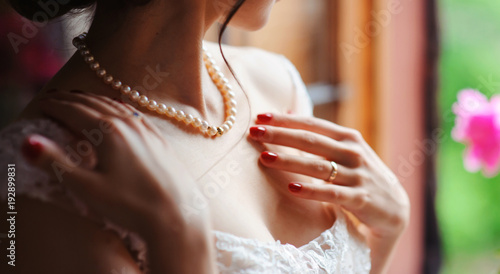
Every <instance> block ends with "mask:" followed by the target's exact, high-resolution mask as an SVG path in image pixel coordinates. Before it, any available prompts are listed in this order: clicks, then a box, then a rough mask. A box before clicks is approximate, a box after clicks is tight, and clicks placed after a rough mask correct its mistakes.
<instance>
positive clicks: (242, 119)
mask: <svg viewBox="0 0 500 274" xmlns="http://www.w3.org/2000/svg"><path fill="white" fill-rule="evenodd" d="M159 2H160V3H158V1H155V2H154V3H151V4H149V5H147V6H145V7H141V8H135V9H133V10H130V11H127V14H126V16H125V17H124V18H133V20H129V21H121V17H113V16H117V15H112V16H110V15H109V14H104V13H102V14H101V13H99V12H98V13H97V15H96V19H95V21H94V23H93V26H92V28H91V30H90V31H89V36H88V44H89V45H90V47H91V49H92V53H93V54H94V55H95V56H96V58H97V60H98V61H99V62H100V63H101V64H102V65H103V67H105V68H106V69H107V70H108V71H109V72H110V73H111V74H112V75H114V76H116V77H119V78H120V79H122V81H124V82H126V83H138V84H141V83H144V81H145V80H144V79H145V78H147V77H148V76H147V75H148V72H147V70H146V69H145V67H147V66H149V67H150V68H153V70H154V69H155V68H156V66H157V65H158V66H159V68H160V69H159V70H160V71H161V72H168V73H169V75H168V76H165V78H164V79H163V78H162V79H161V81H156V83H155V82H154V81H153V82H152V81H151V78H152V77H149V78H148V80H147V81H146V82H147V84H148V85H154V86H155V87H154V89H148V90H147V91H146V92H144V94H146V95H147V96H148V97H149V98H154V99H155V100H157V101H158V102H163V103H165V104H166V105H172V106H174V107H176V108H178V109H183V110H184V111H185V112H187V113H192V114H193V115H195V116H201V117H203V118H204V119H207V120H208V121H210V122H211V123H213V124H220V123H221V122H222V121H223V114H224V112H223V110H224V108H223V103H222V99H221V96H220V94H219V92H218V91H217V89H216V87H215V86H214V85H213V84H212V82H211V80H210V78H209V76H208V74H207V72H206V71H205V69H204V68H203V66H202V63H201V59H200V58H199V57H200V56H201V48H200V43H201V39H202V37H203V35H204V31H205V30H206V29H207V28H208V26H210V25H211V24H212V23H213V22H215V20H217V19H218V18H219V17H220V16H221V15H222V14H220V12H221V11H218V10H216V9H214V8H213V7H214V6H213V5H212V4H213V3H212V1H204V0H191V1H182V3H176V2H174V1H159ZM171 2H172V3H171ZM174 3H175V4H174ZM205 3H206V5H205ZM249 3H250V2H249ZM251 3H252V4H248V5H247V6H245V4H244V5H243V7H242V9H241V11H240V12H239V13H238V16H237V17H236V18H235V20H234V24H236V25H238V26H240V27H245V28H247V29H257V28H259V27H261V26H263V25H264V24H265V20H266V19H267V15H268V12H269V10H270V8H271V7H272V5H273V4H274V1H264V0H262V1H253V2H251ZM255 14H259V15H260V16H253V15H255ZM104 15H106V16H104ZM113 22H118V23H113ZM146 26H147V27H146ZM179 32H181V34H179ZM172 37H175V39H172ZM124 45H126V46H124ZM207 46H208V48H209V52H211V53H217V45H214V44H210V43H208V44H207ZM224 52H225V54H226V57H227V58H228V60H229V61H230V63H231V65H232V66H233V68H234V69H235V71H236V73H237V77H238V78H239V79H240V81H241V82H242V84H243V86H244V87H245V93H246V94H247V96H248V97H245V96H244V95H243V92H242V91H241V90H240V89H236V94H237V97H236V100H237V101H238V103H239V105H238V111H239V112H238V115H237V121H236V123H235V126H234V128H233V129H231V130H230V132H229V133H228V134H226V135H224V136H223V137H221V138H216V139H209V138H204V137H202V136H201V135H199V134H197V132H196V131H195V130H192V129H189V128H186V127H183V126H182V125H179V124H178V123H175V122H172V121H171V120H168V119H165V118H164V117H161V116H158V115H155V114H153V113H151V112H149V111H147V110H146V109H139V111H141V112H142V115H144V116H145V117H146V118H147V119H148V120H149V121H151V123H152V124H154V126H155V127H156V128H157V130H158V132H159V135H161V136H163V137H164V138H165V140H166V143H167V144H169V147H170V149H172V150H173V152H172V154H171V155H174V154H175V159H178V161H179V162H181V163H182V164H183V165H184V166H185V167H186V168H187V170H188V172H189V177H191V178H193V180H194V181H195V183H196V184H197V185H198V187H199V189H200V191H201V192H202V193H204V194H205V195H206V196H209V197H208V199H207V203H208V207H207V208H206V209H207V210H208V212H209V216H210V224H209V225H207V226H206V227H204V226H202V227H204V228H205V229H206V231H209V230H210V229H215V230H220V231H225V232H229V233H232V234H235V235H238V236H242V237H247V238H254V239H258V240H261V241H271V240H280V241H281V242H283V243H290V244H293V245H295V246H301V245H304V244H306V243H308V242H309V241H311V240H312V239H314V238H316V237H317V236H318V235H319V234H320V233H321V232H322V231H324V230H326V229H328V228H329V227H331V226H332V224H333V222H334V221H335V214H333V213H332V212H333V211H332V210H331V209H332V207H338V206H344V207H346V209H348V210H349V209H350V210H352V211H354V213H355V215H356V216H357V217H358V218H359V219H360V220H361V222H362V223H364V221H365V222H366V223H364V226H360V231H361V233H363V234H364V235H365V236H366V237H367V240H368V242H369V243H370V247H371V248H372V264H373V270H372V273H382V272H383V271H384V269H385V267H386V266H387V263H388V261H389V258H390V254H391V251H392V249H393V247H394V245H395V243H396V242H397V239H398V237H399V235H401V233H402V230H403V228H404V227H405V226H406V223H407V218H408V213H407V210H408V204H407V197H406V194H405V193H404V192H401V191H400V190H401V189H400V186H399V187H397V185H398V184H399V183H397V184H396V187H395V188H396V189H397V191H396V192H395V193H396V195H395V196H394V197H393V196H391V197H390V198H387V199H381V200H380V199H378V200H377V199H372V200H377V202H378V203H377V204H375V205H374V204H373V203H372V201H364V200H359V199H358V196H359V195H358V194H359V193H361V192H356V193H355V192H354V191H351V192H349V191H347V192H345V193H346V195H345V196H342V197H346V199H348V200H350V199H358V200H356V201H362V202H363V203H362V204H363V205H368V206H363V207H360V208H358V207H356V206H354V207H353V206H352V204H351V208H349V205H347V206H346V204H344V203H345V201H344V202H341V201H338V200H335V199H333V198H335V197H333V198H332V197H331V196H328V194H329V193H330V194H331V193H332V189H331V188H323V189H320V190H316V191H315V193H316V194H314V195H308V196H307V197H306V196H304V197H301V196H300V194H298V193H292V192H291V191H290V190H289V188H288V185H289V183H290V182H301V183H302V185H303V189H304V190H305V191H304V192H301V193H305V194H307V193H308V186H309V185H311V187H312V186H313V185H312V184H310V183H311V182H313V178H312V177H311V175H312V174H307V173H311V170H304V168H302V170H304V172H302V173H303V174H298V173H290V172H288V171H287V170H286V168H284V167H282V166H281V167H280V166H279V165H277V166H272V165H269V164H266V162H265V161H263V159H262V158H261V152H263V151H272V152H275V153H277V154H278V155H295V156H296V157H300V156H301V155H304V154H302V152H301V150H304V148H303V147H300V146H299V145H298V144H299V143H300V140H298V141H296V144H280V143H274V144H273V143H272V142H268V141H266V140H259V139H258V138H252V137H250V136H249V135H248V127H249V126H251V125H253V124H254V123H255V118H256V115H257V114H259V113H264V112H265V113H269V112H272V113H274V114H275V117H280V116H279V114H280V113H286V111H287V110H292V111H295V112H296V115H297V116H300V115H302V114H303V113H300V110H297V109H295V110H293V109H291V106H292V101H291V97H292V96H291V92H292V91H293V89H294V87H293V84H292V82H291V79H290V76H289V75H288V72H287V71H286V68H285V67H284V65H283V63H282V62H281V61H280V60H279V59H278V58H277V57H276V56H274V55H271V54H268V53H264V52H262V51H258V50H249V49H238V48H232V47H227V48H225V49H224ZM124 56H126V57H124ZM216 60H217V63H218V64H223V61H222V59H221V58H220V56H218V55H217V54H216ZM195 68H197V69H195ZM223 72H224V74H225V75H227V76H229V75H230V74H229V72H228V71H227V70H225V69H223ZM231 84H232V85H233V86H234V87H237V84H236V83H235V81H233V80H231ZM53 89H57V90H58V91H57V92H50V93H47V91H50V90H53ZM72 89H78V90H83V91H87V92H91V93H92V94H96V95H101V96H105V97H109V98H115V97H118V96H117V94H118V92H117V91H115V90H113V89H111V88H110V87H109V86H105V85H104V84H102V82H101V80H100V79H98V78H97V77H96V76H95V74H94V73H93V72H92V71H91V70H90V69H89V68H88V65H87V64H85V63H84V62H83V61H82V58H81V56H79V55H75V56H73V58H71V60H70V61H69V62H68V63H67V64H66V65H65V67H64V68H63V69H62V70H61V71H60V72H59V73H58V74H57V75H56V76H55V77H54V78H53V79H52V81H51V82H50V83H49V84H48V85H47V86H46V87H45V88H44V90H42V92H41V93H40V94H39V95H38V96H37V98H35V99H34V100H33V101H32V103H31V104H30V105H29V106H28V107H27V108H26V109H25V111H24V112H23V113H22V115H21V116H20V118H35V117H41V116H43V115H44V114H43V112H42V110H41V109H40V107H41V105H43V104H47V101H46V100H45V101H44V100H40V99H42V98H47V97H54V98H57V97H59V99H60V100H66V101H68V102H76V101H78V100H80V99H78V98H83V97H78V96H84V95H76V94H71V95H70V94H67V92H66V93H65V91H68V90H72ZM61 94H63V95H61ZM64 94H66V95H64ZM283 98H290V99H283ZM122 99H123V98H122ZM287 100H289V101H287ZM125 101H126V100H125ZM126 102H127V101H126ZM80 103H81V102H80ZM249 106H250V108H249ZM53 107H55V108H57V105H53ZM69 113H71V112H69ZM45 115H47V113H46V114H45ZM53 115H55V116H57V114H53ZM49 116H50V115H49ZM69 118H70V120H71V118H75V119H76V118H79V117H69ZM279 119H285V118H279ZM274 125H275V126H276V124H274ZM282 126H283V125H282ZM308 130H309V131H315V130H317V129H316V128H309V129H308ZM341 130H344V133H345V129H341ZM268 132H270V131H268ZM351 132H352V131H351ZM302 133H303V132H290V134H291V136H294V135H295V136H299V135H300V134H302ZM356 142H357V143H361V142H362V141H361V140H358V139H356ZM351 143H352V142H351ZM47 144H48V143H47ZM316 145H317V146H318V148H319V149H326V148H327V149H329V150H334V149H335V148H332V147H328V145H324V144H316ZM294 147H295V149H294ZM349 148H353V146H349ZM355 148H357V146H356V147H355ZM103 149H105V148H103ZM346 151H347V150H346ZM356 151H359V152H360V154H361V155H357V156H359V157H361V158H362V159H367V160H366V162H368V163H372V164H373V165H375V164H374V163H376V164H377V165H380V163H379V162H377V161H378V160H377V158H376V157H374V156H373V155H372V154H371V152H369V150H368V149H365V150H363V151H361V150H356ZM207 155H209V156H207ZM357 156H356V157H357ZM171 157H173V156H171ZM282 157H283V156H282ZM349 157H350V156H349V155H344V158H345V159H348V158H349ZM316 158H317V159H323V158H322V157H321V155H319V156H318V157H316ZM277 163H279V162H277ZM326 163H328V162H327V161H326ZM295 165H296V167H298V168H300V167H301V165H303V164H301V163H295ZM316 167H317V166H316ZM313 168H314V167H313ZM319 170H328V169H325V168H322V169H321V168H320V169H319ZM315 171H318V169H316V170H315ZM365 171H366V174H363V176H365V175H370V174H371V175H373V177H376V178H380V182H381V183H380V185H378V186H377V187H378V188H375V187H374V184H370V183H364V184H361V183H359V184H356V187H358V188H359V189H361V190H363V191H366V189H368V188H369V187H372V188H374V189H379V188H380V189H382V188H384V187H385V186H386V185H392V181H391V180H392V178H383V176H376V175H377V174H374V173H376V172H377V171H376V170H375V171H374V170H372V169H368V168H367V169H366V170H365ZM325 172H326V173H329V171H325ZM314 174H315V176H313V177H316V179H326V178H327V177H328V174H326V175H325V174H324V172H323V173H322V172H315V173H314ZM305 175H308V176H305ZM366 177H369V176H365V177H363V178H366ZM353 178H354V179H353ZM359 178H361V175H360V173H359V174H357V175H353V177H352V178H351V179H350V180H352V181H356V182H361V181H362V180H357V179H359ZM382 178H383V179H382ZM316 181H317V180H316ZM365 181H366V180H365ZM363 182H364V181H363ZM208 186H212V188H210V187H208ZM214 186H218V187H216V189H217V191H215V192H214V191H213V189H214V188H213V187H214ZM350 186H354V184H351V185H350ZM359 186H361V187H359ZM328 187H333V186H332V185H329V186H328ZM181 188H182V187H181ZM311 189H312V188H311ZM344 190H345V189H343V190H342V191H344ZM372 191H374V190H372ZM374 192H375V195H376V194H379V196H375V197H386V196H387V195H386V192H385V191H382V190H380V191H379V192H380V193H377V191H374ZM342 193H344V192H342ZM363 193H365V192H363ZM347 194H349V195H350V196H349V195H347ZM116 195H118V194H116ZM303 198H305V199H303ZM145 201H146V200H145ZM186 202H190V201H189V198H187V199H186ZM365 202H366V203H365ZM21 206H23V207H25V208H26V210H25V212H26V213H25V214H24V216H25V218H26V220H27V221H26V222H27V223H26V224H25V225H23V223H20V224H19V227H20V230H21V232H20V233H23V232H22V231H23V230H24V229H26V230H25V232H24V233H26V234H25V236H24V237H25V239H26V240H25V241H26V242H25V243H24V244H25V245H26V246H25V247H23V246H20V247H19V250H28V252H27V253H25V254H22V253H21V255H20V256H21V257H24V258H25V260H29V261H33V264H30V267H33V268H34V267H36V268H37V269H40V271H41V269H45V270H50V271H51V272H52V273H55V272H54V269H56V270H57V271H60V273H68V272H71V273H76V272H75V269H82V268H78V266H79V265H86V267H87V268H84V269H82V271H83V272H84V273H89V272H91V273H109V272H110V271H111V270H113V269H115V270H120V269H122V268H123V267H126V268H128V269H129V270H133V271H135V272H130V273H136V272H137V273H138V271H139V270H138V269H137V267H136V266H135V264H134V262H133V260H132V258H131V257H130V255H129V254H128V253H127V252H125V251H126V249H125V247H124V245H123V243H121V241H120V240H119V239H118V237H117V236H116V235H114V234H112V233H110V232H106V231H102V230H101V229H100V228H99V227H98V226H96V225H95V224H93V223H91V222H89V221H87V220H84V219H81V218H79V217H75V216H74V214H71V213H68V212H64V211H62V210H61V209H58V208H57V207H54V206H52V205H49V204H44V203H41V202H38V201H31V200H23V201H21ZM394 208H399V209H400V211H397V212H392V211H391V210H393V209H394ZM48 212H53V214H54V215H53V216H54V219H53V220H51V221H50V222H43V221H42V220H39V219H37V216H39V215H43V214H48ZM194 212H195V214H194V215H193V214H191V215H190V217H193V218H195V219H199V218H200V216H201V218H202V219H203V218H204V217H203V216H205V215H204V214H203V213H200V212H203V210H201V211H200V210H199V209H197V210H195V211H194ZM385 213H387V214H385ZM110 214H112V213H110ZM137 216H140V214H137ZM360 216H361V217H360ZM363 216H365V218H363ZM366 216H377V217H375V220H372V218H367V217H366ZM37 220H39V221H38V225H39V227H40V230H42V231H51V232H54V235H59V236H58V237H54V238H52V237H39V236H36V235H34V234H32V233H27V232H28V230H29V229H28V227H29V225H28V223H31V222H30V221H32V222H35V223H37ZM129 222H130V223H133V220H132V221H130V220H129ZM381 224H382V225H381ZM153 226H155V227H153ZM164 226H167V227H168V225H166V224H158V223H155V222H154V221H151V225H150V226H146V227H141V228H138V229H139V230H140V229H144V231H146V232H145V234H147V233H151V234H152V235H157V234H156V233H158V228H163V227H164ZM206 231H205V232H206ZM202 234H203V233H202ZM49 235H50V234H49ZM71 235H80V237H79V240H78V241H70V239H71V237H72V236H71ZM201 242H209V241H208V240H206V239H203V240H201ZM68 243H71V247H72V250H74V252H73V253H69V252H67V251H66V250H67V249H68V248H69V246H68ZM109 243H111V244H109ZM21 245H23V243H21ZM34 246H39V247H40V248H42V247H46V246H53V247H54V251H53V252H51V253H50V254H49V253H47V252H40V253H31V251H29V250H35V249H34V248H33V247H34ZM165 246H167V245H165ZM165 246H162V245H159V246H157V247H155V248H157V249H158V250H161V249H162V248H167V247H165ZM187 246H188V247H189V245H187ZM209 249H210V248H207V250H209ZM200 253H201V254H199V258H201V259H200V260H204V258H210V256H212V255H210V252H208V251H207V254H208V255H207V254H205V253H204V252H203V251H202V252H200ZM53 256H55V257H58V258H61V259H60V260H61V261H63V260H67V261H68V263H67V264H64V265H62V266H61V265H60V262H59V261H54V260H51V259H50V258H52V257H53ZM35 257H36V260H35ZM88 262H97V263H88ZM211 267H212V266H207V271H208V272H209V271H211ZM91 268H95V269H91ZM160 268H161V266H158V268H157V269H160ZM28 270H29V269H26V271H25V272H29V271H28ZM42 272H43V271H42ZM21 273H23V272H21ZM158 273H159V272H158Z"/></svg>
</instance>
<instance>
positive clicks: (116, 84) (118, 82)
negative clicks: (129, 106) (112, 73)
mask: <svg viewBox="0 0 500 274" xmlns="http://www.w3.org/2000/svg"><path fill="white" fill-rule="evenodd" d="M111 86H112V87H113V88H114V89H120V88H121V86H122V82H120V81H119V80H114V81H113V84H112V85H111Z"/></svg>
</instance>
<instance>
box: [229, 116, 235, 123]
mask: <svg viewBox="0 0 500 274" xmlns="http://www.w3.org/2000/svg"><path fill="white" fill-rule="evenodd" d="M227 121H229V122H231V123H233V124H234V123H236V117H235V116H234V115H231V116H229V117H227Z"/></svg>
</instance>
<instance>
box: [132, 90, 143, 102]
mask: <svg viewBox="0 0 500 274" xmlns="http://www.w3.org/2000/svg"><path fill="white" fill-rule="evenodd" d="M139 96H141V95H140V94H139V92H138V91H137V90H132V91H131V92H130V99H131V100H132V101H137V100H138V99H139Z"/></svg>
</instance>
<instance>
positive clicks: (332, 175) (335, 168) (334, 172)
mask: <svg viewBox="0 0 500 274" xmlns="http://www.w3.org/2000/svg"><path fill="white" fill-rule="evenodd" d="M330 164H331V165H332V172H331V173H330V177H328V180H327V182H330V183H331V182H333V180H335V177H337V170H338V166H337V163H335V162H334V161H330Z"/></svg>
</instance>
